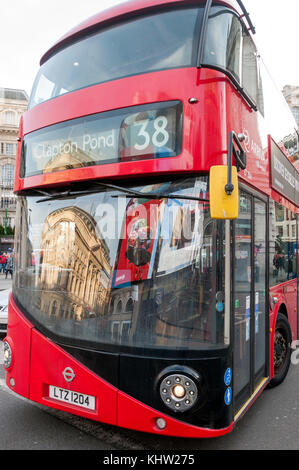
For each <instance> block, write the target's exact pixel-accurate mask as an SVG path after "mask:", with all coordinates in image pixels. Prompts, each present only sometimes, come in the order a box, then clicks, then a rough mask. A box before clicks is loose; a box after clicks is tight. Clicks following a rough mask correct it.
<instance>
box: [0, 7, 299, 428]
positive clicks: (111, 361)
mask: <svg viewBox="0 0 299 470" xmlns="http://www.w3.org/2000/svg"><path fill="white" fill-rule="evenodd" d="M253 30H254V28H253V26H252V24H251V21H250V19H249V16H248V14H247V12H246V10H245V9H244V6H243V4H242V2H240V1H236V2H233V1H232V0H219V1H217V2H212V1H211V0H207V1H203V0H197V1H195V0H194V1H193V0H190V1H189V0H186V1H184V2H181V1H179V0H155V1H153V0H142V1H141V0H134V1H131V2H129V3H124V4H121V5H119V6H117V7H115V8H113V9H110V10H106V11H105V12H103V13H100V14H99V15H96V16H94V17H93V18H91V19H89V20H87V21H86V22H85V23H82V24H80V26H78V27H77V28H74V29H73V30H72V31H71V32H70V33H68V34H67V35H66V36H65V37H63V38H62V39H61V40H60V41H59V42H57V43H56V44H55V45H54V46H53V47H52V48H51V49H50V50H49V51H48V52H47V53H46V54H45V55H44V56H43V58H42V60H41V67H40V71H39V73H38V75H37V78H36V80H35V83H34V86H33V90H32V94H31V99H30V105H29V110H28V112H27V113H25V114H24V116H23V119H22V121H21V127H20V143H19V147H18V156H17V165H16V179H15V191H16V193H17V194H18V196H19V202H18V212H17V236H16V267H15V276H14V285H13V292H12V296H11V297H10V304H9V320H8V330H7V337H6V340H5V343H4V349H5V368H6V381H7V385H8V386H9V387H10V388H11V389H12V390H14V391H15V392H16V393H18V394H20V395H22V396H24V397H26V398H28V399H30V400H33V401H36V402H38V403H41V404H43V405H46V406H50V407H53V408H57V409H60V410H64V411H68V412H70V413H74V414H77V415H81V416H84V417H87V418H90V419H94V420H98V421H102V422H105V423H109V424H113V425H118V426H122V427H127V428H131V429H135V430H139V431H145V432H151V433H156V434H162V435H175V436H182V437H214V436H219V435H223V434H226V433H228V432H230V431H231V430H232V429H233V427H234V424H235V423H236V422H237V420H238V419H239V418H240V417H241V416H242V415H243V414H244V412H245V411H246V410H247V409H248V407H249V406H251V405H252V403H253V402H254V400H255V399H256V397H257V396H258V395H259V394H260V393H261V392H262V390H263V389H264V388H265V387H266V386H267V385H270V386H274V385H277V384H278V383H280V382H281V381H282V380H283V379H284V377H285V376H286V373H287V371H288V367H289V363H290V351H291V349H290V343H291V341H292V340H296V339H297V336H298V334H297V333H298V316H297V312H298V309H297V292H298V290H297V258H296V256H295V253H294V250H293V247H294V246H297V245H294V244H295V243H297V233H298V232H297V216H298V200H299V197H298V191H297V186H298V184H296V183H297V182H298V173H297V172H296V170H295V168H294V166H293V165H292V164H291V163H290V162H289V161H288V159H287V157H286V155H285V154H284V141H285V140H286V139H289V138H290V135H291V134H293V136H294V139H297V134H296V133H295V131H294V127H295V122H294V121H293V118H292V116H291V114H290V113H289V111H288V109H287V106H286V104H285V103H284V101H283V98H282V97H281V96H280V95H279V94H277V92H276V88H275V86H274V85H273V83H272V80H271V78H270V77H269V75H268V73H267V69H266V67H265V66H264V63H263V61H262V59H261V58H260V56H259V54H258V53H257V51H256V47H255V45H254V42H253V39H252V32H253ZM215 32H217V34H215ZM124 90H125V92H124ZM265 129H266V131H265ZM232 132H234V134H232ZM231 135H235V136H238V140H237V141H236V142H238V143H239V144H240V146H243V149H244V150H245V151H246V153H247V166H246V168H245V165H243V166H242V168H243V169H242V170H240V171H239V191H240V204H239V217H238V218H237V220H234V221H229V220H214V219H211V216H210V207H209V201H208V198H207V195H208V194H209V192H210V191H209V173H210V168H211V166H217V165H226V164H227V160H228V153H229V154H230V152H228V142H229V136H231ZM236 142H235V143H236ZM239 150H240V148H239ZM239 150H238V148H237V147H236V148H235V149H233V150H232V151H233V153H234V156H235V157H236V160H238V158H237V157H238V153H237V152H239ZM233 163H236V162H235V159H233ZM239 169H240V168H239ZM211 186H212V185H211ZM214 186H215V181H214ZM227 186H229V189H230V191H232V190H233V191H235V190H236V188H233V189H232V188H231V186H230V185H227ZM128 201H129V203H128ZM132 208H134V209H135V210H136V211H138V214H137V212H136V213H135V215H134V217H133V218H134V220H133V223H132V224H131V219H130V218H131V217H132V213H131V210H132ZM150 213H151V216H150ZM224 217H225V214H224ZM129 225H130V229H129V230H128V226H129ZM62 248H63V257H62V256H61V252H62ZM38 252H43V253H44V256H43V257H40V258H39V259H37V258H35V262H36V264H35V268H34V269H33V268H32V265H31V261H30V260H31V259H32V256H31V255H32V253H38ZM37 267H38V269H37ZM87 312H92V315H88V314H87ZM120 325H123V327H122V328H120ZM269 331H270V334H269Z"/></svg>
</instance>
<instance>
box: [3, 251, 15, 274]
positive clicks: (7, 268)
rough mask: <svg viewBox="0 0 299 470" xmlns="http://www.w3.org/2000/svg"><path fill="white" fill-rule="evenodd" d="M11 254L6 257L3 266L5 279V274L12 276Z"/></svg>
mask: <svg viewBox="0 0 299 470" xmlns="http://www.w3.org/2000/svg"><path fill="white" fill-rule="evenodd" d="M13 267H14V266H13V255H10V256H9V257H8V258H7V261H6V266H5V279H7V274H8V273H10V276H11V278H12V275H13Z"/></svg>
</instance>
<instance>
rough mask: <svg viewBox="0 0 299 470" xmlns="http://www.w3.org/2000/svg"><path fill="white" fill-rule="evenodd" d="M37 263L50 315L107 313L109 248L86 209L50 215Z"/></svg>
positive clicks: (78, 316)
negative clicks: (98, 233) (99, 235)
mask: <svg viewBox="0 0 299 470" xmlns="http://www.w3.org/2000/svg"><path fill="white" fill-rule="evenodd" d="M33 264H35V265H36V268H37V266H39V273H38V278H39V288H40V289H41V300H40V302H41V309H42V310H43V311H44V312H46V313H47V314H48V315H49V316H51V317H60V318H65V319H67V318H74V319H76V320H82V319H84V318H92V317H95V316H99V315H103V314H105V313H107V307H108V293H109V289H108V287H109V282H110V275H111V266H110V264H109V249H108V247H107V245H106V243H105V241H104V240H103V239H101V238H98V236H97V234H96V223H95V221H94V219H93V217H92V216H90V215H89V214H87V213H86V212H85V211H83V210H82V209H79V208H76V207H68V208H65V209H58V210H56V211H54V212H52V213H51V214H50V215H49V216H48V217H47V218H46V220H45V223H44V228H43V232H42V235H41V242H40V252H39V253H38V254H35V259H34V263H33Z"/></svg>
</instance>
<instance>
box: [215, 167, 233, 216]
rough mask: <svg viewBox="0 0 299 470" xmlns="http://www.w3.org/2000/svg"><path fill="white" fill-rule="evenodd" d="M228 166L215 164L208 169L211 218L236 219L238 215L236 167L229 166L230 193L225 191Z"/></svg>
mask: <svg viewBox="0 0 299 470" xmlns="http://www.w3.org/2000/svg"><path fill="white" fill-rule="evenodd" d="M227 174H228V166H226V165H223V166H222V165H219V166H218V165H217V166H212V167H211V169H210V190H209V192H210V211H211V218H212V219H222V220H224V219H237V218H238V216H239V183H238V174H237V168H236V167H235V166H234V167H232V168H231V183H230V184H231V185H233V189H232V191H231V193H230V194H228V193H227V191H226V186H227Z"/></svg>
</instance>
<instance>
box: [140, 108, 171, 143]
mask: <svg viewBox="0 0 299 470" xmlns="http://www.w3.org/2000/svg"><path fill="white" fill-rule="evenodd" d="M152 122H153V121H151V120H150V119H145V120H143V121H139V122H135V123H134V126H141V129H140V130H139V133H138V136H137V137H138V138H139V142H140V143H136V144H135V145H134V147H135V149H136V150H145V149H146V148H147V147H148V146H149V145H150V144H153V145H154V146H155V147H164V146H165V145H166V144H167V142H168V140H169V133H168V132H167V130H166V128H167V125H168V121H167V118H166V117H165V116H158V117H157V118H156V119H155V120H154V122H153V126H154V132H149V130H148V129H149V123H152ZM142 140H143V142H142Z"/></svg>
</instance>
